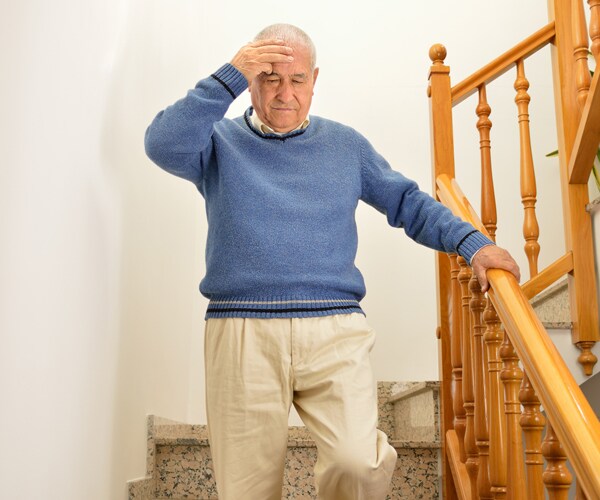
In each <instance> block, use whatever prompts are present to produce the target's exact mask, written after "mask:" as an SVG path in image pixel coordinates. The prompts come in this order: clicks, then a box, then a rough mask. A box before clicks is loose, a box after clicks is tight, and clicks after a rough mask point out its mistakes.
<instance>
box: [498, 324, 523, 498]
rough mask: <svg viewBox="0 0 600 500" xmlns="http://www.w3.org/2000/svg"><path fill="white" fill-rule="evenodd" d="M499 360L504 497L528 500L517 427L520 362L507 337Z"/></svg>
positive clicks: (519, 435)
mask: <svg viewBox="0 0 600 500" xmlns="http://www.w3.org/2000/svg"><path fill="white" fill-rule="evenodd" d="M500 358H501V359H502V361H503V368H502V371H501V372H500V378H501V379H502V382H503V383H504V413H505V415H506V432H507V440H508V443H507V481H506V486H507V491H506V493H507V496H508V498H515V499H516V498H519V499H520V498H527V497H526V493H525V477H524V473H523V471H524V463H523V441H522V440H521V427H520V425H519V419H520V417H521V405H520V404H519V395H518V393H519V386H520V384H521V381H522V380H523V372H522V371H521V369H520V368H519V358H518V356H517V353H516V352H515V349H514V347H513V346H512V343H511V342H510V339H509V338H508V334H507V333H505V334H504V342H503V344H502V346H501V347H500Z"/></svg>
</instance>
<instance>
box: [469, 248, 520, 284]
mask: <svg viewBox="0 0 600 500" xmlns="http://www.w3.org/2000/svg"><path fill="white" fill-rule="evenodd" d="M471 267H472V268H473V272H474V273H475V276H477V281H479V284H480V285H481V291H482V292H483V293H485V292H487V291H488V289H489V287H490V284H489V282H488V279H487V276H486V272H487V270H488V269H504V270H505V271H508V272H510V273H512V274H513V275H514V277H515V278H516V279H517V281H520V280H521V272H520V270H519V266H518V265H517V263H516V262H515V259H513V258H512V257H511V255H510V254H509V253H508V252H507V251H506V250H504V248H500V247H498V246H496V245H487V246H484V247H483V248H481V249H480V250H478V251H477V253H476V254H475V255H474V256H473V259H472V260H471Z"/></svg>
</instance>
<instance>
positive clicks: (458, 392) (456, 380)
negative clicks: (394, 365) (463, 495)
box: [450, 254, 467, 463]
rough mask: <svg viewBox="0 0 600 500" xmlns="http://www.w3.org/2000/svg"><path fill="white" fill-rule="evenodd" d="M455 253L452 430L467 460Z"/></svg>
mask: <svg viewBox="0 0 600 500" xmlns="http://www.w3.org/2000/svg"><path fill="white" fill-rule="evenodd" d="M457 258H458V257H457V255H456V254H452V255H450V276H451V286H452V324H451V337H450V342H451V344H450V357H451V363H452V408H453V410H454V423H453V425H454V430H455V431H456V435H457V437H458V444H459V448H460V460H461V462H462V463H465V462H466V461H467V455H466V453H465V429H466V413H465V407H464V404H463V394H462V390H463V389H462V379H463V367H462V335H461V328H462V305H461V303H462V297H461V291H460V283H459V282H458V273H459V266H458V261H457Z"/></svg>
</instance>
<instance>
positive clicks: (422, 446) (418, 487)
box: [129, 381, 441, 500]
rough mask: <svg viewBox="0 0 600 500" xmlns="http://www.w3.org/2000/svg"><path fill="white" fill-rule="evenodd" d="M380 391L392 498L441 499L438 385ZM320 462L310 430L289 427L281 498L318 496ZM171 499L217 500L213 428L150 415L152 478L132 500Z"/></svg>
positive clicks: (381, 386) (134, 486)
mask: <svg viewBox="0 0 600 500" xmlns="http://www.w3.org/2000/svg"><path fill="white" fill-rule="evenodd" d="M377 389H378V411H379V425H378V427H379V428H380V429H381V430H382V431H384V432H385V433H386V434H387V435H388V438H389V442H390V444H391V445H392V446H394V448H395V449H396V451H397V452H398V456H399V460H398V462H397V464H396V471H395V473H394V476H393V479H392V484H391V489H390V493H389V495H388V499H390V500H391V499H396V498H430V499H433V498H438V496H439V474H440V471H439V454H440V448H441V443H440V439H439V431H438V426H437V421H438V419H439V404H438V403H437V397H438V393H439V383H438V382H429V381H426V382H385V381H384V382H378V387H377ZM421 406H423V408H421V409H419V408H420V407H421ZM423 415H426V418H424V417H423ZM424 425H425V427H423V426H424ZM405 427H408V428H405ZM423 429H425V430H423ZM316 459H317V448H316V445H315V442H314V441H313V439H312V438H311V435H310V433H309V431H308V429H306V428H305V427H303V426H290V427H289V435H288V452H287V457H286V467H285V474H284V487H283V491H282V498H295V499H298V500H300V499H307V500H309V499H313V498H315V490H314V478H313V467H314V464H315V462H316ZM167 498H168V499H171V500H173V499H184V498H185V499H186V500H215V499H216V498H217V492H216V485H215V482H214V477H213V471H212V459H211V456H210V447H209V443H208V429H207V426H206V425H204V424H190V423H182V422H177V421H174V420H170V419H167V418H162V417H158V416H153V415H149V416H148V454H147V475H146V477H145V478H142V479H139V480H135V481H130V482H129V499H130V500H138V499H139V500H163V499H167Z"/></svg>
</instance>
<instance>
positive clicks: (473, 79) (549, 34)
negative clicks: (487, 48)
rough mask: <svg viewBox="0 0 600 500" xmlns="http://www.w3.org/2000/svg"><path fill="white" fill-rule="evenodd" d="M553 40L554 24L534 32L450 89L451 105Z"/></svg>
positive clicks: (462, 99)
mask: <svg viewBox="0 0 600 500" xmlns="http://www.w3.org/2000/svg"><path fill="white" fill-rule="evenodd" d="M553 38H554V22H551V23H549V24H547V25H546V26H544V27H543V28H542V29H540V30H538V31H536V32H535V33H534V34H533V35H531V36H529V37H528V38H526V39H525V40H523V41H522V42H520V43H518V44H517V45H515V46H514V47H513V48H512V49H510V50H508V51H506V52H505V53H504V54H502V55H501V56H500V57H498V58H496V59H494V60H493V61H492V62H491V63H489V64H487V65H486V66H484V67H483V68H481V69H480V70H479V71H476V72H475V73H473V74H472V75H471V76H469V77H467V78H465V79H464V80H463V81H461V82H460V83H458V84H456V85H455V86H454V87H452V105H453V106H454V105H456V104H458V103H460V102H462V101H464V100H465V99H466V98H467V97H469V96H470V95H471V94H473V93H474V92H475V91H476V90H477V88H478V87H479V86H480V85H481V84H483V83H486V84H487V83H490V82H492V81H494V80H495V79H496V78H498V77H499V76H501V75H503V74H504V73H506V72H507V71H508V70H509V69H510V68H511V67H512V66H513V65H514V64H516V62H517V61H518V60H519V59H525V58H527V57H529V56H530V55H531V54H534V53H535V52H537V51H538V50H540V49H541V48H542V47H544V46H545V45H547V44H548V43H550V42H551V41H552V39H553Z"/></svg>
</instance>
